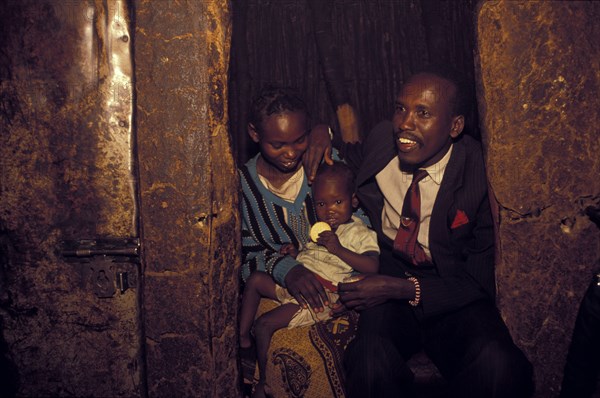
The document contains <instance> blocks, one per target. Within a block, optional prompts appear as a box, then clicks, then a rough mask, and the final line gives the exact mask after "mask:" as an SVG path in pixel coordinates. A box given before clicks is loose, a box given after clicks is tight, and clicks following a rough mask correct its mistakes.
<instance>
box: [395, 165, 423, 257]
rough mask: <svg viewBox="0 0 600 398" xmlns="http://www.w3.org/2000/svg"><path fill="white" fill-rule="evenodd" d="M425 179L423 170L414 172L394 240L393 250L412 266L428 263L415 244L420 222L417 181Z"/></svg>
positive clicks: (419, 197)
mask: <svg viewBox="0 0 600 398" xmlns="http://www.w3.org/2000/svg"><path fill="white" fill-rule="evenodd" d="M425 177H427V171H425V170H421V169H419V170H416V171H415V172H414V174H413V180H412V183H411V184H410V187H408V191H407V192H406V196H405V197H404V204H403V205H402V215H401V216H400V227H399V228H398V233H397V234H396V238H395V239H394V249H395V250H396V251H398V252H400V253H401V254H403V255H404V256H405V257H407V260H408V261H410V262H411V263H413V264H414V265H418V264H421V263H427V262H429V259H428V258H427V255H426V254H425V251H424V250H423V248H422V247H421V245H420V244H419V243H418V242H417V237H418V236H419V224H420V221H421V195H420V194H419V181H421V180H422V179H423V178H425Z"/></svg>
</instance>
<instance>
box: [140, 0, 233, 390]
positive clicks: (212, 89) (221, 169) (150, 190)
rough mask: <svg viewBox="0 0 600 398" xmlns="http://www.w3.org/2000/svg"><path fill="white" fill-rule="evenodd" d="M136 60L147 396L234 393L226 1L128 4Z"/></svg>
mask: <svg viewBox="0 0 600 398" xmlns="http://www.w3.org/2000/svg"><path fill="white" fill-rule="evenodd" d="M135 9H136V12H135V15H136V34H135V49H136V52H135V65H136V92H137V108H136V120H137V134H138V139H137V143H138V153H139V159H140V163H139V165H140V170H139V174H140V192H141V195H140V200H141V220H142V221H141V227H142V242H143V256H142V257H143V260H144V261H143V262H144V264H145V273H144V276H145V286H144V290H143V291H144V308H145V312H144V317H145V327H146V341H145V342H146V347H147V366H148V392H149V395H150V396H159V397H175V396H181V397H183V396H197V397H234V396H237V395H239V394H238V386H237V383H236V380H237V375H238V372H237V368H236V355H237V351H236V347H237V337H236V336H237V335H236V326H237V297H238V267H239V257H238V256H239V251H238V249H239V229H238V228H239V219H238V212H237V195H236V192H237V174H236V173H235V166H234V162H233V156H232V154H231V148H230V141H229V136H228V130H227V111H226V110H227V101H226V99H227V70H228V69H227V67H228V64H229V41H230V29H231V24H230V16H229V9H228V3H227V1H195V0H190V1H184V2H165V1H152V2H147V1H136V3H135Z"/></svg>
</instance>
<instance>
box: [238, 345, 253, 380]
mask: <svg viewBox="0 0 600 398" xmlns="http://www.w3.org/2000/svg"><path fill="white" fill-rule="evenodd" d="M239 356H240V364H241V368H242V379H243V380H244V383H252V382H253V381H254V371H255V370H256V344H255V343H254V339H252V341H251V343H250V347H240V348H239Z"/></svg>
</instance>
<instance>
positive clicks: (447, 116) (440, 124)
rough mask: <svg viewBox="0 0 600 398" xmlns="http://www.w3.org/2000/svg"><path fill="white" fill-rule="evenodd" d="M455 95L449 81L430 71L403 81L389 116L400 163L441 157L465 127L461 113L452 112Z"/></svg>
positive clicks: (430, 162)
mask: <svg viewBox="0 0 600 398" xmlns="http://www.w3.org/2000/svg"><path fill="white" fill-rule="evenodd" d="M455 95H456V87H455V86H454V84H453V83H452V82H450V81H448V80H446V79H444V78H441V77H439V76H436V75H433V74H429V73H422V74H417V75H415V76H413V77H411V78H410V79H409V80H408V81H407V82H406V83H405V84H404V86H403V87H402V90H401V91H400V94H399V95H398V98H397V100H396V106H395V108H396V109H395V112H394V117H393V119H392V121H393V124H394V137H395V139H396V148H397V149H398V158H399V159H400V164H401V165H403V166H409V167H411V168H418V167H428V166H431V165H433V164H435V163H436V162H438V161H439V160H440V159H441V158H442V157H444V155H445V154H446V152H447V151H448V149H449V148H450V144H451V143H452V138H456V137H458V136H459V135H460V133H461V132H462V129H463V127H464V117H463V116H462V115H454V109H453V102H454V97H455Z"/></svg>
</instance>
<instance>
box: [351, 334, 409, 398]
mask: <svg viewBox="0 0 600 398" xmlns="http://www.w3.org/2000/svg"><path fill="white" fill-rule="evenodd" d="M344 366H345V369H346V378H347V386H346V387H347V395H348V396H349V397H387V396H390V397H392V396H393V397H396V396H398V393H399V392H400V391H402V390H403V389H405V388H406V386H408V385H410V384H411V383H412V380H413V377H414V376H413V374H412V372H411V370H410V369H409V368H408V366H407V365H406V362H405V360H404V358H402V356H401V355H400V354H399V353H398V350H397V349H396V347H395V346H394V344H393V343H392V342H391V341H389V340H387V339H384V338H381V337H378V336H361V337H357V338H355V339H354V340H353V341H352V342H351V343H350V344H349V345H348V347H347V348H346V353H345V355H344Z"/></svg>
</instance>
